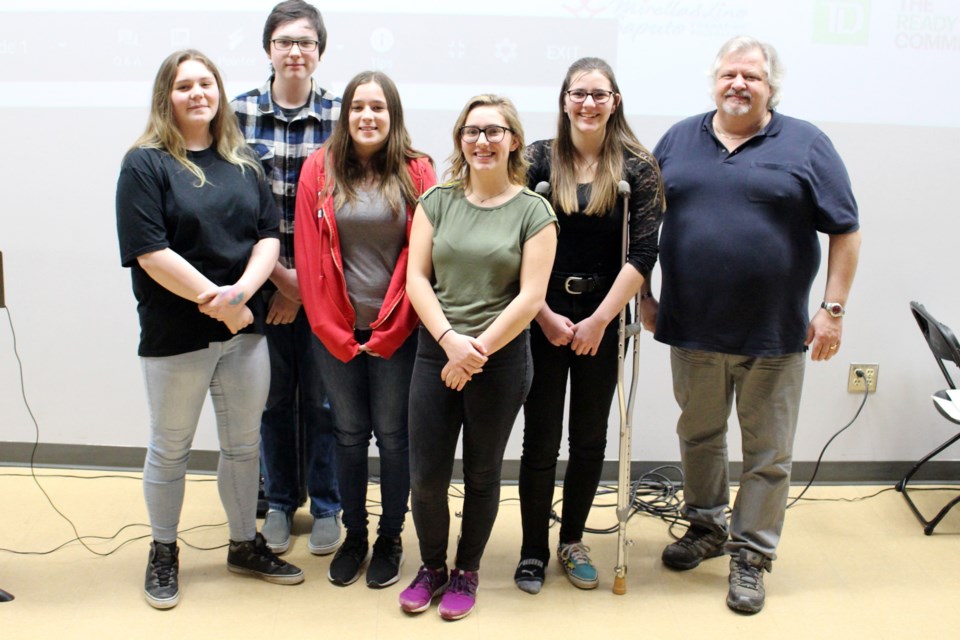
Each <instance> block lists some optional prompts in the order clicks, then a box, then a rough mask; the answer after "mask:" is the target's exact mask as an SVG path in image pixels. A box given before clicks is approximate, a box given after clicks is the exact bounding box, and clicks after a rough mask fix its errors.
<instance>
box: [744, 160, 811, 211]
mask: <svg viewBox="0 0 960 640" xmlns="http://www.w3.org/2000/svg"><path fill="white" fill-rule="evenodd" d="M802 195H803V185H802V184H801V182H800V180H799V178H798V177H797V175H796V165H792V164H788V163H781V162H752V163H750V167H749V168H748V169H747V197H748V198H749V199H750V201H751V202H780V201H783V200H792V199H794V198H797V197H802Z"/></svg>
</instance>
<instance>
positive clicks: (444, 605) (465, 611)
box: [437, 569, 480, 620]
mask: <svg viewBox="0 0 960 640" xmlns="http://www.w3.org/2000/svg"><path fill="white" fill-rule="evenodd" d="M479 586H480V576H479V575H478V574H477V572H476V571H460V569H454V570H453V571H452V572H451V573H450V582H449V583H448V584H447V591H446V592H445V593H444V594H443V598H441V599H440V606H439V607H437V610H438V611H439V612H440V617H441V618H443V619H444V620H459V619H460V618H465V617H466V616H468V615H469V614H470V612H471V611H473V607H474V606H475V605H476V604H477V589H478V588H479Z"/></svg>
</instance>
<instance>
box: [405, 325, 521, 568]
mask: <svg viewBox="0 0 960 640" xmlns="http://www.w3.org/2000/svg"><path fill="white" fill-rule="evenodd" d="M446 363H447V356H446V354H445V353H444V351H443V349H442V348H441V347H440V345H438V344H437V341H436V340H434V339H433V337H432V336H431V335H430V333H429V332H427V331H426V330H425V329H421V330H420V344H419V346H418V349H417V361H416V364H415V365H414V367H413V380H412V381H411V384H410V495H411V499H410V504H411V507H412V510H413V523H414V525H416V527H417V537H418V538H419V539H420V557H421V559H422V561H423V564H425V565H426V566H428V567H430V568H440V567H443V566H446V562H447V540H448V539H449V537H450V508H449V506H448V504H447V488H448V486H449V485H450V479H451V477H452V476H453V460H454V456H455V455H456V450H457V440H459V438H460V428H461V425H462V427H463V484H464V498H463V521H462V522H461V525H460V539H459V542H458V543H457V557H456V566H457V568H458V569H460V570H461V571H477V570H479V569H480V559H481V557H482V556H483V550H484V548H485V547H486V545H487V540H488V539H489V538H490V532H491V531H492V530H493V523H494V521H496V519H497V509H498V508H499V506H500V472H501V468H502V466H503V453H504V450H505V449H506V448H507V440H508V439H509V437H510V431H511V429H513V423H514V422H515V421H516V419H517V414H518V413H520V407H521V406H522V405H523V401H524V400H525V399H526V397H527V393H528V392H529V391H530V380H531V379H532V378H533V363H532V361H531V359H530V333H529V332H528V331H524V332H522V333H521V334H520V335H519V336H517V337H516V338H514V339H513V341H512V342H510V343H509V344H507V345H506V346H505V347H503V348H502V349H500V350H499V351H497V352H496V353H494V354H493V355H492V356H490V359H489V360H487V362H486V364H484V365H483V372H482V373H478V374H477V375H475V376H473V380H471V381H470V382H468V383H467V386H465V387H464V388H463V391H453V390H452V389H448V388H447V387H446V385H444V384H443V381H442V380H441V379H440V371H441V370H442V369H443V367H444V365H445V364H446Z"/></svg>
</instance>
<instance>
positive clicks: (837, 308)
mask: <svg viewBox="0 0 960 640" xmlns="http://www.w3.org/2000/svg"><path fill="white" fill-rule="evenodd" d="M820 308H821V309H826V310H827V313H829V314H830V315H831V316H833V317H834V318H842V317H843V316H844V314H845V313H846V312H847V310H846V309H844V308H843V305H842V304H840V303H839V302H821V303H820Z"/></svg>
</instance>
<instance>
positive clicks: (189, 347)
mask: <svg viewBox="0 0 960 640" xmlns="http://www.w3.org/2000/svg"><path fill="white" fill-rule="evenodd" d="M189 157H190V160H191V161H192V162H194V163H196V164H197V165H198V166H199V167H201V168H202V169H203V171H204V174H205V175H206V179H207V181H206V183H205V184H204V185H203V186H202V187H198V186H197V184H198V183H199V180H198V178H197V177H196V176H195V175H193V174H192V173H190V171H189V170H187V168H186V167H184V166H183V165H182V164H181V163H180V162H178V161H177V160H176V159H175V158H173V157H172V156H171V155H170V154H168V153H167V152H165V151H161V150H159V149H134V150H133V151H131V152H130V153H129V154H127V157H126V158H124V161H123V165H122V167H121V170H120V178H119V180H118V181H117V233H118V236H119V240H120V259H121V262H122V264H123V266H125V267H130V269H131V277H132V279H133V293H134V295H135V296H136V299H137V311H138V313H139V315H140V347H139V350H138V353H139V354H140V355H141V356H172V355H178V354H181V353H187V352H189V351H196V350H198V349H203V348H206V347H207V346H208V345H209V344H210V343H211V342H222V341H226V340H229V339H230V338H231V337H232V334H231V333H230V331H229V329H227V326H226V325H225V324H224V323H222V322H220V321H219V320H214V319H213V318H210V317H208V316H206V315H204V314H202V313H201V312H200V310H199V309H198V307H197V304H196V303H194V302H191V301H190V300H186V299H184V298H181V297H180V296H178V295H176V294H174V293H171V292H170V291H168V290H166V289H165V288H163V287H162V286H160V285H159V284H157V283H156V282H155V281H154V280H153V279H152V278H151V277H150V276H149V275H147V273H146V272H145V271H144V270H143V269H142V268H141V267H140V265H139V264H138V263H137V258H138V257H139V256H141V255H144V254H147V253H151V252H153V251H159V250H161V249H167V248H169V249H171V250H173V251H175V252H176V253H177V254H179V255H180V256H182V257H183V258H184V259H185V260H186V261H187V262H189V263H190V264H191V265H193V266H194V267H196V269H197V270H198V271H200V273H202V274H203V275H204V276H206V277H207V278H209V279H210V280H211V281H212V282H214V283H215V284H217V285H229V284H233V283H234V282H236V281H237V280H238V279H239V278H240V276H241V275H243V271H244V269H246V266H247V261H248V260H249V259H250V254H251V251H252V250H253V246H254V245H255V244H256V243H257V242H259V241H260V240H261V239H263V238H276V237H278V229H277V227H278V224H279V222H278V220H279V218H278V213H277V208H276V204H275V202H274V200H273V195H272V194H271V193H270V188H269V186H268V185H267V183H266V182H265V181H264V180H262V179H260V178H259V177H258V175H257V173H256V172H255V171H253V170H252V169H250V168H245V169H244V170H243V171H242V172H241V170H240V167H238V166H237V165H234V164H231V163H229V162H227V161H226V160H224V159H223V158H221V157H220V156H219V155H218V154H217V153H216V151H214V150H213V149H212V148H211V149H207V150H204V151H198V152H189ZM247 305H248V306H249V307H250V310H251V311H252V312H253V315H254V318H255V319H256V321H255V322H254V323H253V324H251V325H250V326H248V327H247V328H245V329H244V330H243V331H242V333H262V332H263V319H264V305H263V301H262V299H261V297H260V296H253V297H251V299H250V300H248V301H247Z"/></svg>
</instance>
